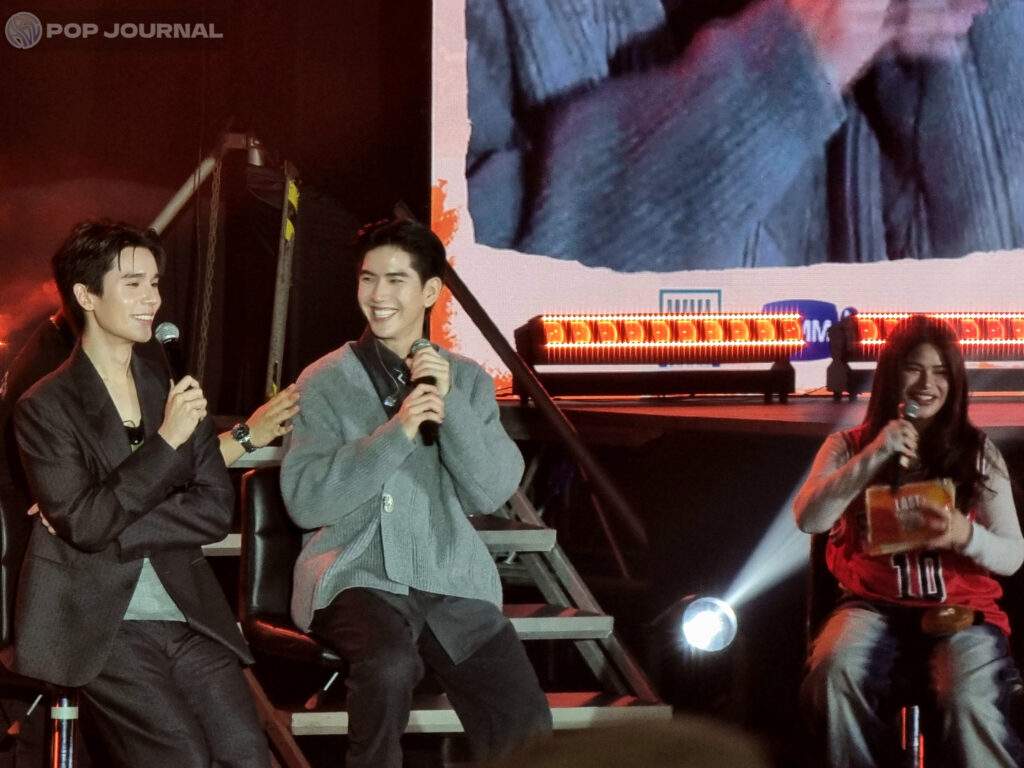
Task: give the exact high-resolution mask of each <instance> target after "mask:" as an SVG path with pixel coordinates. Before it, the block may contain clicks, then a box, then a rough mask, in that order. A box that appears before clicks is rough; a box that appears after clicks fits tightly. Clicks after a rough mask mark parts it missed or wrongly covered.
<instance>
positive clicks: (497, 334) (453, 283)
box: [444, 264, 647, 546]
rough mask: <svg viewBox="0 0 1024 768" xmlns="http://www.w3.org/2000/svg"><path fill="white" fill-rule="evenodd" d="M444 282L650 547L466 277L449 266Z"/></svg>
mask: <svg viewBox="0 0 1024 768" xmlns="http://www.w3.org/2000/svg"><path fill="white" fill-rule="evenodd" d="M444 282H445V285H447V286H448V289H449V290H450V291H451V292H452V296H454V297H455V300H456V301H458V302H459V304H461V305H462V308H463V309H465V310H466V314H468V315H469V317H470V319H471V320H472V321H473V322H474V323H475V324H476V327H477V328H479V329H480V332H481V333H482V334H483V335H484V338H485V339H487V341H488V342H490V345H491V346H492V347H493V348H494V351H495V352H497V353H498V357H500V358H501V360H502V362H504V363H505V365H507V366H508V368H509V370H510V371H512V375H513V376H514V377H515V378H516V380H517V381H518V382H519V383H520V384H521V385H522V387H523V389H525V390H526V392H527V393H528V394H529V395H530V397H531V398H533V402H534V403H536V405H537V410H539V411H540V413H541V415H542V416H543V417H544V418H545V419H547V421H548V423H549V424H550V425H551V427H552V428H553V429H554V430H555V433H556V434H557V435H558V437H559V438H560V439H561V440H562V441H563V442H564V443H565V444H566V445H567V446H568V447H569V451H570V453H572V455H573V458H574V459H576V461H577V463H578V464H579V465H580V468H581V469H582V470H583V473H584V475H586V477H587V479H588V480H589V481H590V483H591V485H592V486H593V488H594V491H595V493H596V494H597V495H598V496H599V497H600V498H602V499H603V500H604V501H605V502H606V503H607V505H608V508H609V509H610V510H614V511H615V512H616V513H617V514H618V516H619V518H620V519H621V520H622V522H623V523H625V525H626V527H627V528H628V530H629V532H630V533H631V534H632V535H633V537H634V538H635V539H636V541H637V542H639V543H640V544H643V545H644V546H646V545H647V534H646V532H645V531H644V528H643V524H642V523H641V522H640V518H639V517H638V516H637V514H636V512H635V511H634V510H633V507H632V505H631V504H630V503H629V502H628V501H627V500H626V497H625V496H623V495H622V494H621V493H620V492H619V489H618V488H616V487H615V485H614V484H613V483H612V481H611V479H610V478H609V477H608V475H607V474H605V471H604V469H603V468H602V467H601V465H600V464H598V462H597V459H595V458H594V456H593V454H591V452H590V450H589V449H588V448H587V447H586V446H585V445H584V444H583V442H582V441H581V440H580V437H579V434H578V433H577V432H576V428H575V427H574V426H573V425H572V422H570V421H569V419H568V418H566V416H565V414H564V413H562V411H561V409H560V408H559V407H558V406H557V405H556V404H555V401H554V400H552V399H551V395H549V394H548V393H547V390H546V389H544V385H543V384H541V383H540V379H538V378H537V375H536V374H535V373H534V372H533V369H532V368H530V366H528V365H527V364H526V363H525V362H523V359H522V358H521V357H520V356H519V353H518V352H516V351H515V349H513V348H512V345H511V344H509V343H508V340H507V339H506V338H505V337H504V335H502V333H501V331H500V330H498V326H496V325H495V324H494V321H493V320H491V318H490V316H489V315H488V314H487V312H486V310H484V308H483V307H482V306H481V305H480V302H478V301H477V300H476V297H475V296H473V294H472V292H471V291H470V290H469V288H468V287H467V286H466V284H465V283H464V282H462V278H461V277H459V276H458V274H457V273H456V272H455V270H454V269H453V268H452V265H451V264H446V265H445V272H444Z"/></svg>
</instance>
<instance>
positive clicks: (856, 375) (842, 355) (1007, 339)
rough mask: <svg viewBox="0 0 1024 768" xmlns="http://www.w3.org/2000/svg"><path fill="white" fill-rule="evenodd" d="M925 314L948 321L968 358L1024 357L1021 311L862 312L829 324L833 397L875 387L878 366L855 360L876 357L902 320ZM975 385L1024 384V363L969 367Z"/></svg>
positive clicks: (988, 387)
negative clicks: (1003, 366) (1022, 365)
mask: <svg viewBox="0 0 1024 768" xmlns="http://www.w3.org/2000/svg"><path fill="white" fill-rule="evenodd" d="M912 314H919V315H924V316H926V317H929V318H931V319H933V320H935V321H936V322H944V323H947V324H948V325H949V326H950V327H951V328H952V329H953V331H954V332H955V333H956V335H957V337H958V338H959V340H960V349H961V351H962V352H963V356H964V359H965V360H967V361H984V362H987V363H991V362H999V361H1019V360H1024V313H1021V312H920V313H910V312H856V313H853V314H850V315H848V316H847V317H845V318H843V319H842V320H841V321H840V322H839V323H837V324H836V325H833V326H832V327H831V328H830V329H829V346H830V348H831V352H832V362H831V364H830V365H829V367H828V372H827V374H826V386H827V388H828V390H829V391H830V392H831V393H832V399H833V400H836V401H839V400H840V399H842V396H843V394H844V393H845V394H847V395H848V396H849V398H850V399H851V400H852V399H854V398H855V397H856V396H857V395H858V394H859V393H861V392H867V391H868V390H870V389H871V381H872V379H873V377H874V369H872V368H870V367H862V368H853V367H852V366H851V365H850V364H851V363H859V362H868V363H870V362H873V361H875V360H877V359H878V356H879V355H880V354H881V352H882V349H883V348H884V347H885V344H886V341H887V339H888V338H889V334H891V333H892V331H893V329H894V328H895V327H896V326H897V325H898V324H899V323H900V321H902V320H905V319H906V318H908V317H911V315H912ZM968 377H969V378H970V382H971V388H972V389H974V390H979V391H1011V390H1013V391H1016V390H1021V389H1024V369H1022V368H993V367H983V368H978V367H972V368H968Z"/></svg>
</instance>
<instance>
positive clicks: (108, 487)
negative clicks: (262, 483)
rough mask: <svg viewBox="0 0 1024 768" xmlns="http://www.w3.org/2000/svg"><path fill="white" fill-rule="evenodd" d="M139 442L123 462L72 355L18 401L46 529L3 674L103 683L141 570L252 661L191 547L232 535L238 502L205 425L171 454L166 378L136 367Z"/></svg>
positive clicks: (21, 439) (108, 408) (118, 436)
mask: <svg viewBox="0 0 1024 768" xmlns="http://www.w3.org/2000/svg"><path fill="white" fill-rule="evenodd" d="M131 365H132V374H133V376H134V378H135V386H136V388H137V390H138V395H139V403H140V405H141V407H142V418H143V423H144V425H145V430H146V440H145V442H144V443H143V444H142V445H141V446H140V447H139V448H138V449H137V450H136V451H135V452H134V453H133V452H132V450H131V448H130V447H129V445H128V439H127V436H126V434H125V430H124V426H123V425H122V424H121V419H120V417H119V416H118V413H117V409H116V408H115V407H114V403H113V401H112V400H111V399H110V396H109V395H108V393H107V390H106V388H105V387H104V385H103V382H102V381H101V379H100V377H99V374H98V373H97V372H96V369H95V368H94V367H93V365H92V362H91V361H90V360H89V358H88V357H87V356H86V354H85V353H84V352H83V351H82V349H81V347H80V346H79V347H76V348H75V350H74V352H72V354H71V357H70V358H69V359H68V360H67V362H65V363H64V364H63V365H62V366H61V367H60V368H58V369H57V370H56V371H54V372H53V373H52V374H50V375H49V376H47V377H46V378H44V379H42V380H41V381H40V382H38V383H37V384H36V385H35V386H34V387H32V389H30V390H29V391H28V392H27V393H26V394H25V395H24V396H23V397H22V398H21V400H20V401H19V402H18V405H17V407H16V409H15V416H14V420H15V429H16V432H17V438H18V447H19V449H20V451H21V456H22V463H23V465H24V467H25V473H26V475H27V477H28V482H29V487H30V488H31V490H32V495H33V497H34V498H35V499H36V501H37V502H38V504H39V507H40V509H41V510H42V513H43V514H44V515H45V516H46V519H47V520H49V521H50V524H51V525H52V526H53V527H54V529H56V531H57V535H53V534H51V533H49V532H48V531H47V530H46V529H45V528H44V527H43V525H42V524H41V523H36V524H34V525H33V530H32V533H31V536H30V539H29V545H28V552H27V553H26V556H25V561H24V564H23V566H22V572H21V577H20V581H19V585H18V600H17V607H16V611H15V639H14V642H15V645H14V659H13V667H14V670H15V671H16V672H20V673H22V674H25V675H30V676H32V677H36V678H40V679H42V680H47V681H49V682H52V683H57V684H59V685H69V686H79V685H84V684H85V683H88V682H89V681H90V680H92V679H93V678H95V677H96V675H98V674H99V672H100V670H101V669H102V668H103V665H104V664H105V663H106V661H107V657H108V656H109V654H110V648H111V644H112V642H113V640H114V636H115V634H116V632H117V630H118V627H119V626H120V623H121V621H122V620H123V617H124V613H125V610H126V609H127V607H128V603H129V601H130V600H131V596H132V593H133V591H134V589H135V585H136V583H137V582H138V579H139V574H140V573H141V571H142V558H143V557H149V558H150V562H151V563H152V565H153V569H154V570H155V571H156V572H157V574H158V575H159V576H160V581H161V582H163V585H164V587H165V589H166V590H167V592H168V594H170V596H171V598H172V599H173V600H174V602H175V603H176V604H177V606H178V608H179V609H180V610H181V612H182V613H183V614H184V615H185V617H186V619H187V620H188V622H189V625H190V626H191V627H192V628H193V629H194V630H195V631H197V632H200V633H202V634H204V635H207V636H209V637H211V638H213V639H215V640H217V641H219V642H221V643H223V644H224V645H226V646H228V647H229V648H230V649H231V650H233V651H234V652H235V653H236V654H238V656H239V657H240V658H241V659H242V660H244V661H246V662H251V660H252V659H251V656H250V655H249V650H248V647H247V646H246V644H245V641H244V640H243V638H242V635H241V632H240V631H239V629H238V626H237V624H236V623H235V618H234V616H232V614H231V610H230V608H229V607H228V604H227V601H226V600H225V598H224V593H223V591H222V590H221V588H220V585H219V584H218V583H217V580H216V579H215V578H214V575H213V571H212V570H211V569H210V566H209V565H208V564H207V562H206V559H205V557H204V556H203V552H202V550H201V549H200V547H201V545H203V544H207V543H211V542H214V541H218V540H220V539H221V538H223V537H224V535H225V534H227V532H228V530H229V529H230V525H231V518H232V512H233V501H234V492H233V489H232V486H231V482H230V479H229V478H228V474H227V470H226V468H225V466H224V461H223V459H222V458H221V456H220V452H219V450H218V443H217V436H216V434H215V433H214V430H213V426H212V423H211V421H210V419H209V418H207V419H204V420H203V422H202V423H201V424H200V425H199V427H198V428H197V429H196V431H195V433H193V435H192V437H191V438H189V440H188V441H187V442H186V443H184V444H183V445H182V446H180V447H179V448H178V449H177V450H174V449H172V448H171V447H170V446H169V445H168V444H167V443H166V442H165V441H164V440H163V438H161V437H160V436H159V435H157V433H156V431H157V429H158V428H159V426H160V424H161V423H163V414H164V404H165V402H166V399H167V391H168V382H167V378H166V375H165V374H164V373H163V372H162V371H160V370H159V368H158V367H156V366H155V365H153V364H152V363H150V362H149V361H146V360H143V359H141V358H140V357H139V356H138V355H137V354H136V355H133V357H132V363H131Z"/></svg>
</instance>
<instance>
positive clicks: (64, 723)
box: [50, 691, 78, 768]
mask: <svg viewBox="0 0 1024 768" xmlns="http://www.w3.org/2000/svg"><path fill="white" fill-rule="evenodd" d="M50 720H51V722H52V725H53V740H52V742H51V750H50V765H51V766H52V768H74V766H75V763H76V760H75V723H77V722H78V693H77V692H67V691H63V692H60V693H57V694H55V695H54V700H53V705H52V706H51V707H50Z"/></svg>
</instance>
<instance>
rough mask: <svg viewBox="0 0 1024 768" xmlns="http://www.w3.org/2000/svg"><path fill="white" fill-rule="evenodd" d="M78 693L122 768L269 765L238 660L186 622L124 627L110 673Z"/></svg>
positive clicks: (129, 623)
mask: <svg viewBox="0 0 1024 768" xmlns="http://www.w3.org/2000/svg"><path fill="white" fill-rule="evenodd" d="M79 690H80V692H81V695H82V697H83V698H84V699H85V702H84V703H85V704H86V705H87V706H88V707H89V710H90V712H89V714H90V725H91V727H92V728H93V729H95V730H97V731H98V733H96V734H91V736H98V737H99V740H100V741H101V742H102V743H103V746H104V748H105V749H106V750H107V752H108V753H109V754H108V758H109V759H110V760H111V761H112V762H113V764H114V765H115V766H120V767H121V768H211V766H218V767H221V768H269V766H270V753H269V751H268V747H267V740H266V737H265V736H264V734H263V731H262V729H261V727H260V723H259V718H258V717H257V715H256V707H255V705H254V704H253V702H252V697H251V695H250V692H249V687H248V686H247V685H246V683H245V678H244V677H243V676H242V670H241V667H240V665H239V661H238V657H237V656H235V654H234V653H232V652H231V651H230V650H229V649H228V648H226V647H224V646H223V645H221V644H220V643H218V642H216V641H215V640H211V639H210V638H208V637H205V636H204V635H201V634H199V633H198V632H195V631H193V630H192V629H190V628H189V626H188V625H187V624H185V623H184V622H180V621H124V622H122V623H121V628H120V630H119V631H118V633H117V636H116V638H115V640H114V647H113V649H112V651H111V653H110V658H109V660H108V661H107V663H106V665H105V666H104V668H103V671H102V672H100V674H99V676H98V677H97V678H96V679H95V680H92V681H91V682H89V683H87V684H86V685H85V686H83V687H82V688H80V689H79Z"/></svg>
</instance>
